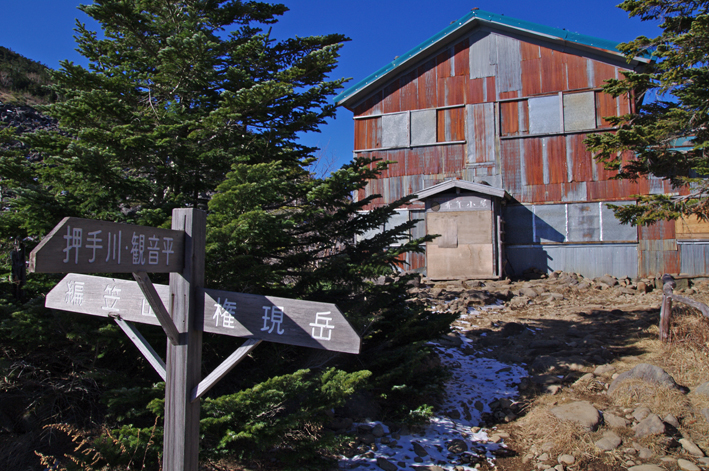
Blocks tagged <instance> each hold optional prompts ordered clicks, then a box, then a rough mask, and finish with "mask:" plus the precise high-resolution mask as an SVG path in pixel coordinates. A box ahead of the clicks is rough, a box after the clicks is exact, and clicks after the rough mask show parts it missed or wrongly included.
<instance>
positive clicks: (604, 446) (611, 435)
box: [596, 430, 621, 451]
mask: <svg viewBox="0 0 709 471" xmlns="http://www.w3.org/2000/svg"><path fill="white" fill-rule="evenodd" d="M620 444H621V439H620V437H619V436H618V435H616V433H615V432H611V431H610V430H609V431H607V432H605V433H604V434H603V438H601V439H600V440H598V441H597V442H596V447H598V448H599V449H601V450H603V451H611V450H615V449H616V448H618V447H619V446H620Z"/></svg>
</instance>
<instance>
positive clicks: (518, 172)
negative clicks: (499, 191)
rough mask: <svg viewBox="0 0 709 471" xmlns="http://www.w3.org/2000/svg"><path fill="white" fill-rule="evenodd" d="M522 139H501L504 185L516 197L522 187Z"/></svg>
mask: <svg viewBox="0 0 709 471" xmlns="http://www.w3.org/2000/svg"><path fill="white" fill-rule="evenodd" d="M522 152H523V150H522V139H509V140H504V141H500V154H501V155H500V162H501V164H502V165H501V171H502V182H503V185H502V186H503V187H504V188H505V189H506V190H507V191H508V192H509V193H510V194H511V195H512V196H514V197H517V196H518V195H519V193H520V190H521V189H522V162H521V160H522Z"/></svg>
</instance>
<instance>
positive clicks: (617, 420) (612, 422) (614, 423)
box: [603, 412, 628, 428]
mask: <svg viewBox="0 0 709 471" xmlns="http://www.w3.org/2000/svg"><path fill="white" fill-rule="evenodd" d="M603 421H604V422H605V423H606V425H608V426H609V427H610V428H624V427H627V426H628V421H627V420H625V419H624V418H622V417H618V416H617V415H615V414H611V413H610V412H609V413H605V412H604V413H603Z"/></svg>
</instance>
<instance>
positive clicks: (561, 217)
mask: <svg viewBox="0 0 709 471" xmlns="http://www.w3.org/2000/svg"><path fill="white" fill-rule="evenodd" d="M566 206H567V205H565V204H540V205H535V206H532V212H533V213H534V219H533V224H534V227H533V232H534V242H541V243H545V242H559V243H561V242H566V230H567V227H566V226H567V220H566Z"/></svg>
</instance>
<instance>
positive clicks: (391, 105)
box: [382, 80, 401, 113]
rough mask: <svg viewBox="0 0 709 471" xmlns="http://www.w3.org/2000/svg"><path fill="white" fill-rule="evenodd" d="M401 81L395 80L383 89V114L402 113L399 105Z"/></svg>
mask: <svg viewBox="0 0 709 471" xmlns="http://www.w3.org/2000/svg"><path fill="white" fill-rule="evenodd" d="M399 94H400V92H399V81H398V80H394V81H392V82H390V83H389V84H387V85H386V86H385V87H384V88H383V89H382V113H396V112H398V111H401V106H400V105H399Z"/></svg>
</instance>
